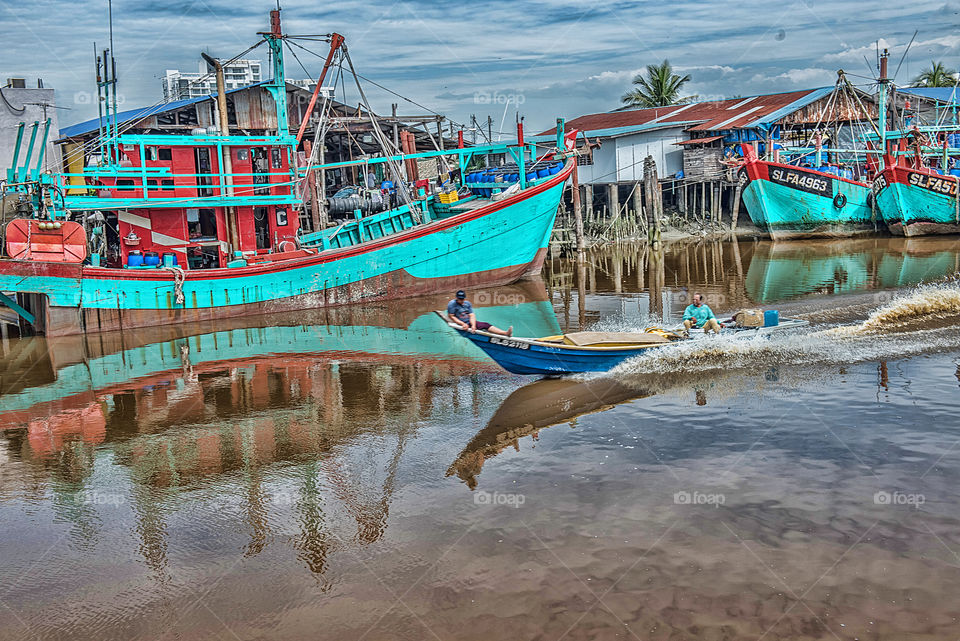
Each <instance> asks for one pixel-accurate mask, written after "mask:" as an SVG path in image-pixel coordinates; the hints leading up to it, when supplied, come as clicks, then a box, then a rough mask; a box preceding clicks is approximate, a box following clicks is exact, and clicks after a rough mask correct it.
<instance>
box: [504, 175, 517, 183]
mask: <svg viewBox="0 0 960 641" xmlns="http://www.w3.org/2000/svg"><path fill="white" fill-rule="evenodd" d="M518 180H520V174H507V182H508V183H515V182H517V181H518Z"/></svg>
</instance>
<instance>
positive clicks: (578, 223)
mask: <svg viewBox="0 0 960 641" xmlns="http://www.w3.org/2000/svg"><path fill="white" fill-rule="evenodd" d="M572 187H573V191H572V192H571V196H572V197H573V222H574V233H575V234H576V236H577V262H581V263H582V262H583V250H584V247H585V243H584V240H583V211H582V210H581V209H580V205H581V203H580V177H579V175H578V172H577V164H576V159H574V165H573V185H572Z"/></svg>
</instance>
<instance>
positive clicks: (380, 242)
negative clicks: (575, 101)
mask: <svg viewBox="0 0 960 641" xmlns="http://www.w3.org/2000/svg"><path fill="white" fill-rule="evenodd" d="M261 35H262V37H263V42H265V43H266V45H267V46H268V48H269V50H270V54H271V55H270V57H271V61H272V65H273V75H274V79H273V80H271V81H268V82H266V83H263V85H262V88H263V90H264V91H265V92H266V93H265V94H264V98H263V100H262V102H265V101H268V100H272V102H273V105H272V106H273V108H274V109H275V112H276V113H275V121H274V122H275V123H276V131H275V132H272V131H268V132H267V133H266V134H264V135H258V136H248V135H238V134H235V133H233V132H231V131H230V126H229V123H230V120H231V115H230V113H229V111H228V109H227V106H226V105H227V102H226V100H225V99H222V98H224V97H225V94H226V93H227V92H225V91H221V92H220V93H219V94H218V99H217V100H216V103H217V113H218V114H219V116H218V118H217V119H216V120H217V121H218V122H219V126H220V131H219V132H218V131H216V128H212V129H214V131H208V130H204V129H202V128H200V129H198V130H195V131H194V132H192V133H191V135H179V134H176V135H175V134H169V135H167V134H164V135H160V134H157V133H141V134H136V135H134V134H129V133H124V129H123V128H122V127H121V125H122V124H123V123H121V122H118V118H117V113H116V95H117V91H116V79H115V77H114V76H113V72H112V69H113V68H115V65H114V64H113V62H112V57H111V56H110V55H109V54H108V52H106V51H105V52H104V53H103V56H102V57H101V58H100V59H99V61H98V83H97V86H98V90H101V89H102V90H103V94H102V95H101V96H100V97H101V100H99V101H98V102H99V104H102V105H107V106H108V113H107V114H106V116H105V117H102V118H101V119H100V120H99V121H98V122H99V123H100V126H101V131H102V133H101V135H100V136H99V139H98V147H97V148H95V149H92V148H87V149H85V150H84V152H85V153H86V157H84V158H83V162H82V163H80V164H81V165H82V167H81V171H68V172H64V173H60V174H46V173H41V172H40V166H41V163H40V162H38V163H37V164H36V166H35V167H34V166H31V161H30V158H31V152H32V149H33V143H34V142H35V139H36V138H37V137H38V136H37V135H36V134H37V127H36V126H35V127H34V129H33V132H32V134H31V136H30V143H29V146H28V150H27V153H26V162H24V163H23V164H22V165H21V164H19V160H18V157H19V153H20V145H19V144H18V148H17V154H16V156H15V161H14V167H13V169H12V170H10V171H8V180H7V185H8V192H7V193H6V194H5V195H6V197H7V201H8V202H14V203H15V206H16V209H17V211H18V212H29V213H27V214H21V215H20V218H18V219H16V220H14V221H13V222H11V223H10V224H9V225H8V227H7V229H6V253H7V257H5V258H2V259H0V304H2V305H6V306H7V307H9V308H11V309H13V310H14V311H16V312H17V313H18V314H19V315H20V317H21V319H22V321H21V323H23V324H29V325H31V326H32V328H33V330H34V331H36V332H38V333H43V334H46V335H48V336H57V335H69V334H78V333H84V332H91V331H108V330H118V329H130V328H139V327H150V326H157V325H164V324H170V323H187V322H202V321H207V320H211V319H223V318H231V317H237V316H245V315H250V314H264V313H278V312H286V311H291V310H300V309H306V308H317V307H327V306H335V305H343V304H349V303H357V302H366V301H372V300H385V299H397V298H406V297H410V296H418V295H426V294H433V293H438V292H445V291H455V290H457V289H462V288H470V287H476V286H478V285H484V286H491V285H502V284H507V283H512V282H515V281H517V280H519V279H522V278H524V277H527V276H531V275H534V274H537V273H539V272H540V269H541V266H542V264H543V261H544V258H545V257H546V252H547V246H548V241H549V238H550V234H551V231H552V229H553V226H554V219H555V216H556V212H557V209H558V206H559V203H560V200H561V196H562V193H563V189H564V183H565V182H566V180H567V178H568V177H569V176H570V174H571V172H572V170H573V167H574V162H575V160H574V154H575V151H574V150H573V147H572V145H571V141H572V140H575V132H568V133H566V135H565V132H564V131H563V123H562V121H558V134H557V146H556V147H551V148H547V149H544V148H540V149H538V148H537V146H536V145H535V144H526V143H524V141H523V136H522V129H520V130H519V131H518V141H517V142H516V143H514V144H500V145H488V146H483V147H479V146H478V147H465V146H463V143H462V136H461V137H460V139H461V144H460V146H459V147H457V148H455V149H446V150H436V151H430V152H421V153H416V152H414V153H410V152H409V149H405V151H407V153H385V154H384V155H383V156H380V157H364V158H362V159H357V160H351V161H344V162H335V163H316V162H314V158H315V153H316V152H315V150H316V147H322V146H323V145H322V144H320V145H316V146H315V147H314V155H311V156H309V161H308V162H306V164H305V163H304V161H303V159H302V157H300V156H299V154H301V153H302V152H301V151H300V146H301V143H306V142H309V141H303V140H302V139H301V137H302V134H303V131H304V125H301V127H300V131H299V132H298V133H297V135H295V136H294V135H292V134H291V133H290V130H289V112H288V110H287V105H286V101H287V86H286V81H285V80H284V76H283V54H284V48H283V44H284V42H286V41H287V40H289V39H291V38H294V36H289V35H287V34H284V33H283V32H282V30H281V26H280V12H279V10H276V11H272V12H271V24H270V30H269V31H268V32H266V33H263V34H261ZM304 38H305V37H304ZM337 48H340V49H342V53H343V55H344V57H345V58H346V60H347V62H349V56H347V55H346V48H345V46H344V45H343V42H342V38H341V37H340V36H338V35H337V34H333V37H332V38H331V53H330V56H329V57H328V59H327V65H326V66H325V67H324V73H326V69H327V68H328V67H329V66H330V60H331V59H332V57H333V55H334V51H335V50H336V49H337ZM351 69H352V64H351ZM219 73H221V74H222V70H221V71H220V72H219ZM218 80H220V81H221V82H222V75H221V76H220V77H219V78H218ZM358 82H359V81H358ZM322 83H323V75H321V76H320V78H319V80H318V82H317V88H318V90H319V87H320V86H321V85H322ZM315 97H316V92H315V93H314V98H315ZM312 108H313V102H312V101H311V103H310V105H309V107H308V109H307V114H306V115H305V116H304V120H303V122H304V124H305V123H306V122H307V119H308V118H309V117H310V114H311V113H312ZM367 111H368V113H369V114H372V110H371V109H369V108H368V109H367ZM371 119H372V116H371ZM234 120H236V118H234ZM372 121H373V123H372V124H373V127H374V130H375V132H378V133H379V138H380V139H381V141H382V142H383V143H384V148H385V149H389V148H388V147H387V141H386V139H385V138H384V137H383V136H382V132H379V130H378V129H377V125H376V123H375V120H373V119H372ZM235 129H236V128H235ZM268 129H269V128H268ZM317 130H318V131H319V130H320V127H318V128H317ZM20 133H21V138H22V134H23V128H21V132H20ZM45 137H46V136H45V135H44V138H45ZM44 142H45V140H44ZM39 148H40V149H42V148H43V144H41V145H40V147H39ZM303 148H304V149H306V150H308V151H309V147H308V146H306V145H304V147H303ZM394 151H396V149H394ZM491 156H492V157H494V158H503V159H504V164H503V165H499V166H491V167H488V168H486V169H476V170H473V169H472V168H473V167H475V166H476V165H477V164H478V163H480V164H482V162H481V159H483V158H485V157H486V158H489V157H491ZM298 158H299V160H298ZM425 159H434V162H441V163H443V164H445V165H446V166H449V167H452V168H451V169H450V171H448V172H447V174H448V176H449V180H448V181H446V183H445V184H444V186H443V187H442V188H441V187H439V186H437V185H434V184H432V183H429V184H428V181H426V180H423V181H415V180H413V179H412V178H414V177H415V176H416V171H417V170H416V167H417V162H418V161H423V160H425ZM18 165H19V166H18ZM68 166H71V167H72V166H73V165H72V164H70V165H68ZM356 167H360V168H361V170H362V171H363V174H362V175H364V176H366V175H367V172H368V171H369V172H373V170H374V169H377V168H380V173H382V174H384V175H387V176H392V177H393V178H394V181H393V182H394V183H395V184H396V186H397V190H396V191H397V194H396V198H395V199H393V200H395V202H393V203H392V204H393V206H390V207H388V208H387V209H386V211H380V212H377V213H369V214H367V215H364V214H363V213H362V212H361V211H360V210H355V211H353V212H350V214H349V215H348V217H347V219H344V220H341V221H339V223H338V224H335V225H333V226H330V227H328V228H325V229H318V230H316V231H312V232H309V233H305V232H304V231H303V230H302V229H300V228H299V223H298V220H299V218H300V216H298V215H297V213H298V210H301V209H302V208H303V207H304V196H303V194H304V192H305V191H307V185H308V183H309V180H308V179H309V178H310V177H311V174H312V175H316V172H317V170H323V171H335V170H341V171H342V170H344V169H346V168H356ZM411 174H412V176H411ZM408 179H409V180H408ZM436 190H440V191H436ZM104 214H107V215H108V216H109V215H113V216H115V218H113V219H111V220H116V221H117V223H116V229H114V228H113V227H112V226H108V225H104V222H103V221H104ZM111 233H112V234H113V236H112V238H113V240H114V241H115V245H116V246H117V248H116V252H114V253H112V254H109V253H108V254H104V253H102V252H103V247H104V238H110V237H111V236H110V235H111ZM107 256H112V258H111V259H110V260H104V259H105V257H107ZM111 261H112V263H111Z"/></svg>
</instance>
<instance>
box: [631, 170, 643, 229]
mask: <svg viewBox="0 0 960 641" xmlns="http://www.w3.org/2000/svg"><path fill="white" fill-rule="evenodd" d="M633 214H634V216H636V218H637V220H638V221H642V220H643V215H644V212H643V198H642V197H641V193H640V182H639V181H637V183H636V184H634V185H633ZM644 227H646V225H644Z"/></svg>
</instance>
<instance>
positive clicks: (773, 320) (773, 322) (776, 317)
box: [763, 309, 780, 327]
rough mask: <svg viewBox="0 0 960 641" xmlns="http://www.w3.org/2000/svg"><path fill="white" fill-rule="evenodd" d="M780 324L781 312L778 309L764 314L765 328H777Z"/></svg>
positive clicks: (769, 310)
mask: <svg viewBox="0 0 960 641" xmlns="http://www.w3.org/2000/svg"><path fill="white" fill-rule="evenodd" d="M779 324H780V311H779V310H776V309H768V310H766V311H765V312H763V326H764V327H776V326H777V325H779Z"/></svg>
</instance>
